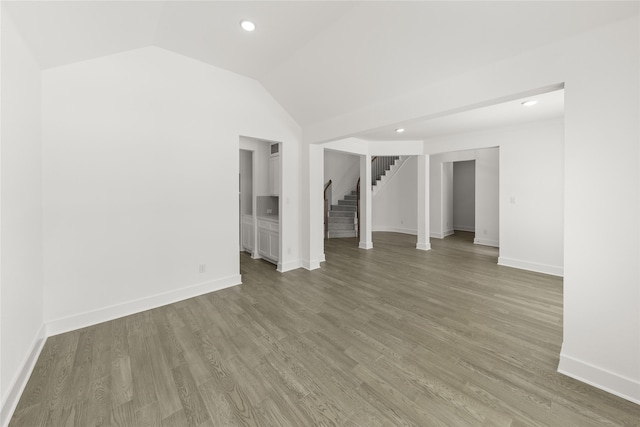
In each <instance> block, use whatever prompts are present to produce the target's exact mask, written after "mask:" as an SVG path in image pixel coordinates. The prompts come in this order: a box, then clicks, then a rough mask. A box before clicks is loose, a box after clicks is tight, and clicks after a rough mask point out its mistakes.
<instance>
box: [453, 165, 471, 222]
mask: <svg viewBox="0 0 640 427" xmlns="http://www.w3.org/2000/svg"><path fill="white" fill-rule="evenodd" d="M453 229H454V230H460V231H472V232H473V231H476V162H475V161H474V160H468V161H465V162H454V163H453Z"/></svg>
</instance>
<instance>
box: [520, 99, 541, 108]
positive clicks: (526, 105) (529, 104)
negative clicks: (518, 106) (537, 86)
mask: <svg viewBox="0 0 640 427" xmlns="http://www.w3.org/2000/svg"><path fill="white" fill-rule="evenodd" d="M537 103H538V101H536V100H535V99H531V100H529V101H524V102H523V103H522V105H523V106H525V107H531V106H533V105H536V104H537Z"/></svg>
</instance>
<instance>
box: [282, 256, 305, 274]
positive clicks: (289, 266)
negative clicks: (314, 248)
mask: <svg viewBox="0 0 640 427" xmlns="http://www.w3.org/2000/svg"><path fill="white" fill-rule="evenodd" d="M297 268H300V261H299V260H297V259H296V260H294V261H288V262H279V263H278V271H279V272H280V273H286V272H287V271H291V270H295V269H297Z"/></svg>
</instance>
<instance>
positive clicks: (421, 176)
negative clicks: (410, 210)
mask: <svg viewBox="0 0 640 427" xmlns="http://www.w3.org/2000/svg"><path fill="white" fill-rule="evenodd" d="M417 157H418V194H417V200H418V243H417V244H416V249H420V250H422V251H428V250H430V249H431V242H430V240H429V236H430V234H431V230H430V224H429V162H430V158H429V155H428V154H423V155H419V156H417Z"/></svg>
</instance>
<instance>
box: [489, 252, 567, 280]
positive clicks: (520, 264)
mask: <svg viewBox="0 0 640 427" xmlns="http://www.w3.org/2000/svg"><path fill="white" fill-rule="evenodd" d="M498 265H503V266H505V267H513V268H519V269H521V270H529V271H535V272H537V273H544V274H550V275H552V276H560V277H563V275H564V268H563V267H559V266H557V265H548V264H540V263H537V262H530V261H522V260H519V259H513V258H505V257H498Z"/></svg>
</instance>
